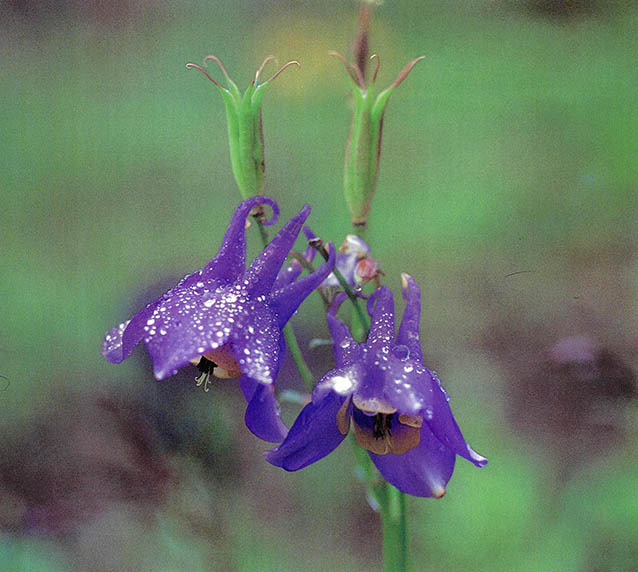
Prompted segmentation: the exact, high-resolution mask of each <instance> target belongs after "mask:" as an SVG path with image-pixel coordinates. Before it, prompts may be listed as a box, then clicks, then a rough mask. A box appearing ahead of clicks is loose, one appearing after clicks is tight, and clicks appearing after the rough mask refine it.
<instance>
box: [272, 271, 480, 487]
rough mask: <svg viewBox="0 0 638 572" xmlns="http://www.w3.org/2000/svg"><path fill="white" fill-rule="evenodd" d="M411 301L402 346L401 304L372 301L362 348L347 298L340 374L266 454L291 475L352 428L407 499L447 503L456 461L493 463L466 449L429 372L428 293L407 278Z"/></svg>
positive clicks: (335, 330) (383, 297)
mask: <svg viewBox="0 0 638 572" xmlns="http://www.w3.org/2000/svg"><path fill="white" fill-rule="evenodd" d="M402 278H403V296H404V298H405V299H406V300H407V305H406V309H405V312H404V314H403V320H402V322H401V326H400V328H399V333H398V335H397V336H396V340H395V324H394V300H393V296H392V292H391V291H390V290H389V289H388V288H386V287H385V286H382V287H380V288H378V289H377V290H376V291H375V292H374V293H373V294H372V296H371V297H370V299H369V301H368V312H369V313H370V315H371V317H372V323H371V327H370V334H369V336H368V340H367V341H366V342H365V343H363V344H359V343H357V342H356V341H355V340H354V339H353V337H352V336H351V334H350V332H349V330H348V328H347V327H346V326H345V325H344V324H343V323H342V322H341V321H340V320H339V319H338V318H337V317H336V312H337V310H338V308H339V305H340V304H341V302H342V301H343V299H344V296H345V295H344V294H342V295H340V296H339V297H338V298H337V299H336V300H335V302H334V304H333V305H332V307H331V309H330V311H329V312H328V324H329V326H330V331H331V333H332V339H333V343H334V353H335V359H336V362H337V369H334V370H332V371H331V372H329V373H328V374H326V375H325V376H324V377H323V378H322V379H321V380H320V381H319V383H318V384H317V386H316V387H315V389H314V391H313V395H312V402H311V403H309V404H308V405H306V407H304V409H303V410H302V411H301V413H300V414H299V417H298V418H297V420H296V421H295V423H294V424H293V426H292V428H291V429H290V432H289V433H288V436H287V437H286V439H285V440H284V442H283V443H282V444H281V445H279V446H278V447H277V448H275V449H272V450H271V451H269V452H268V453H267V454H266V458H267V460H268V461H269V462H270V463H272V464H273V465H275V466H278V467H282V468H283V469H286V470H287V471H296V470H298V469H302V468H303V467H306V466H308V465H310V464H311V463H314V462H315V461H318V460H319V459H321V458H323V457H325V456H326V455H327V454H328V453H330V452H331V451H333V450H334V449H335V448H336V447H337V446H338V445H339V444H340V443H341V442H342V441H343V440H344V439H345V436H346V434H347V433H348V430H349V428H350V425H351V424H352V427H353V429H354V435H355V437H356V440H357V442H358V443H359V445H361V446H362V447H364V448H366V449H368V452H369V454H370V458H371V459H372V461H373V462H374V464H375V465H376V467H377V469H378V470H379V471H380V472H381V474H382V475H383V476H384V477H385V479H386V480H387V481H388V482H390V483H391V484H392V485H394V486H395V487H397V488H398V489H399V490H401V491H403V492H404V493H407V494H411V495H415V496H421V497H436V498H440V497H441V496H443V494H444V493H445V487H446V485H447V483H448V481H449V480H450V477H451V476H452V472H453V471H454V462H455V459H456V455H460V456H461V457H464V458H465V459H467V460H469V461H471V462H472V463H474V464H475V465H476V466H477V467H483V466H485V465H486V464H487V459H485V458H484V457H481V456H480V455H478V454H477V453H475V452H474V451H473V450H472V448H471V447H470V446H469V445H468V444H467V443H466V442H465V439H464V438H463V435H462V434H461V431H460V429H459V427H458V425H457V424H456V421H455V420H454V416H453V415H452V411H451V409H450V406H449V404H448V399H449V398H448V396H447V394H446V393H445V391H444V390H443V388H442V387H441V384H440V382H439V380H438V378H437V376H436V374H435V373H433V372H431V371H430V370H429V369H428V368H427V367H425V366H424V365H423V356H422V353H421V343H420V340H419V317H420V313H421V299H420V298H421V293H420V290H419V287H418V286H417V284H416V282H415V281H414V279H413V278H412V277H411V276H408V275H407V274H403V275H402Z"/></svg>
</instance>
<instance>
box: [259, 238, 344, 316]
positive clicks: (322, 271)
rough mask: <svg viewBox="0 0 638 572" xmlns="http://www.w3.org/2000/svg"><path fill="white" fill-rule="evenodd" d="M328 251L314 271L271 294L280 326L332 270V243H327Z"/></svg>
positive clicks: (333, 258) (333, 257)
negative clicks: (326, 256)
mask: <svg viewBox="0 0 638 572" xmlns="http://www.w3.org/2000/svg"><path fill="white" fill-rule="evenodd" d="M328 252H329V255H328V260H326V261H325V262H324V263H323V264H322V265H321V266H319V268H317V269H316V270H315V271H314V272H311V273H310V274H308V275H307V276H304V277H303V278H300V279H299V280H297V281H295V282H293V283H292V284H290V285H289V286H286V287H285V288H283V289H281V290H279V291H278V292H276V293H275V294H274V295H273V297H272V299H271V303H270V305H271V306H272V308H273V310H274V311H275V313H276V314H277V321H278V323H279V327H280V328H283V327H284V325H285V324H286V323H287V322H288V320H289V319H290V318H291V316H292V315H293V314H294V313H295V312H296V311H297V308H299V306H300V305H301V303H302V302H303V301H304V300H305V299H306V298H307V297H308V296H309V295H310V294H312V292H313V290H315V289H316V288H317V287H318V286H319V285H320V284H321V283H322V282H323V281H324V279H325V277H326V276H328V274H330V272H331V271H332V268H333V267H334V263H335V247H334V245H333V244H332V243H329V244H328Z"/></svg>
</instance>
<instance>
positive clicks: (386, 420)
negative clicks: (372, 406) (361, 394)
mask: <svg viewBox="0 0 638 572" xmlns="http://www.w3.org/2000/svg"><path fill="white" fill-rule="evenodd" d="M393 417H394V413H389V414H386V413H377V414H376V415H375V416H374V419H373V421H372V423H373V424H372V436H373V437H374V438H375V439H381V438H382V437H385V436H386V435H387V436H388V437H392V418H393Z"/></svg>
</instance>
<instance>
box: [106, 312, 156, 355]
mask: <svg viewBox="0 0 638 572" xmlns="http://www.w3.org/2000/svg"><path fill="white" fill-rule="evenodd" d="M157 304H158V303H157V302H153V303H151V304H149V305H148V306H146V308H144V309H143V310H142V311H141V312H139V313H137V314H136V315H135V316H133V318H132V319H131V320H128V321H126V322H122V323H121V324H120V325H119V326H116V327H115V328H113V329H112V330H111V331H110V332H109V333H108V334H106V336H104V343H103V344H102V355H103V356H104V357H105V358H106V359H107V360H108V361H110V362H111V363H121V362H122V361H124V360H125V359H126V358H127V357H128V356H129V355H130V354H131V352H132V351H133V348H134V347H135V346H136V345H137V344H138V343H139V342H140V341H141V339H142V338H143V337H144V334H145V333H146V332H145V330H144V327H145V326H146V321H147V320H148V319H149V318H150V317H151V315H152V314H153V311H154V310H155V308H156V306H157Z"/></svg>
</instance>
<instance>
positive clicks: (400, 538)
mask: <svg viewBox="0 0 638 572" xmlns="http://www.w3.org/2000/svg"><path fill="white" fill-rule="evenodd" d="M383 497H384V498H383V502H382V503H381V510H380V512H381V522H382V525H383V570H384V572H407V570H408V530H407V529H408V519H407V510H406V508H407V506H406V505H407V502H406V498H405V495H404V494H403V493H402V492H401V491H399V490H397V489H395V488H394V487H393V486H392V485H391V484H390V483H386V485H385V494H384V495H383Z"/></svg>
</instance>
